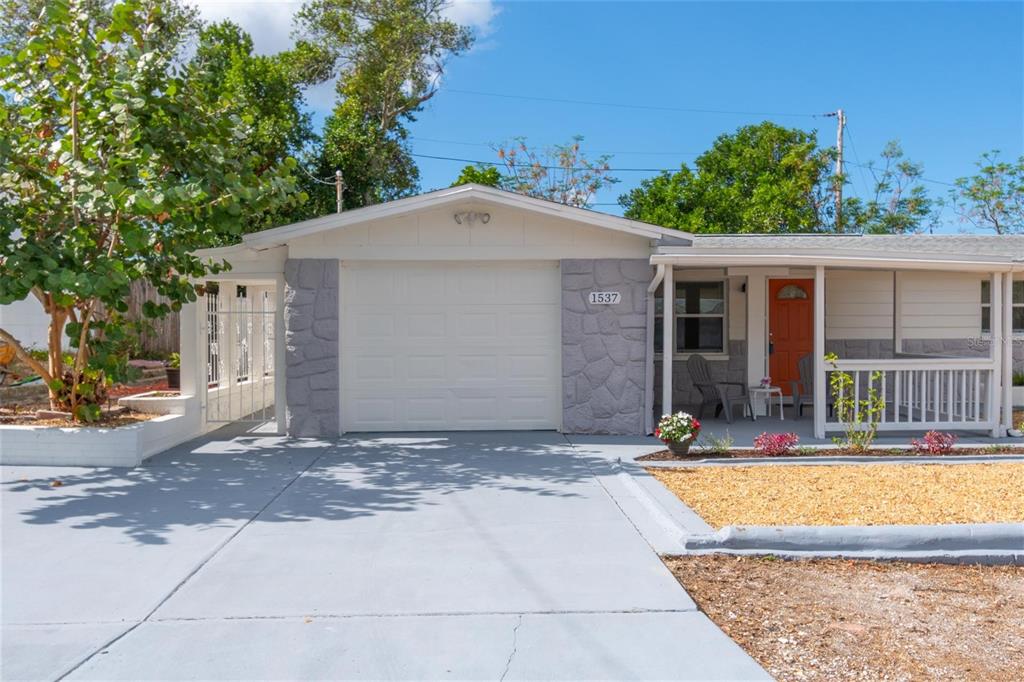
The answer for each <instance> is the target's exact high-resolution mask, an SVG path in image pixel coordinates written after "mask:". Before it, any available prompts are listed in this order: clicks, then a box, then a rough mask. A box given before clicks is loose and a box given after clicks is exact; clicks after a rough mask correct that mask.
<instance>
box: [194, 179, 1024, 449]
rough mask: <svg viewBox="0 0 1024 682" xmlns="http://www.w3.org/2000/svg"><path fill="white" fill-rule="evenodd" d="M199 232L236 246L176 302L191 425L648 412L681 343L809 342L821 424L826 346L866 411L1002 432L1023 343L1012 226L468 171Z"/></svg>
mask: <svg viewBox="0 0 1024 682" xmlns="http://www.w3.org/2000/svg"><path fill="white" fill-rule="evenodd" d="M201 255H203V256H204V257H210V258H215V259H218V260H220V259H223V260H226V261H228V262H229V263H230V264H231V266H232V268H231V270H230V271H228V272H224V273H221V274H219V275H217V276H216V277H211V278H210V280H209V282H208V286H207V288H206V295H205V296H203V297H202V299H201V300H200V303H199V304H197V305H193V306H189V307H187V309H186V311H185V312H183V314H182V334H181V338H182V375H183V376H182V382H183V390H184V391H185V392H186V393H188V394H190V395H193V396H194V397H195V398H196V399H197V400H198V401H199V402H200V408H201V409H200V410H199V411H200V414H201V419H202V426H201V428H211V426H213V425H217V424H219V423H222V422H224V421H235V420H238V419H246V418H251V417H252V415H254V414H257V415H266V414H267V410H268V409H272V408H271V406H274V407H275V408H276V410H275V417H274V418H275V419H276V421H277V426H278V428H279V430H281V431H283V432H287V433H289V434H292V435H296V436H321V437H331V436H337V435H339V434H342V433H345V432H359V431H426V430H469V429H555V430H561V431H563V432H567V433H608V434H644V433H650V432H651V431H652V428H653V423H654V420H655V416H656V415H659V414H662V413H664V412H667V411H670V410H676V409H687V408H689V407H690V406H692V405H693V404H695V403H697V402H699V399H700V398H699V395H698V394H697V393H696V391H695V390H694V387H693V384H692V381H691V377H690V372H689V371H688V368H687V360H688V359H689V358H690V357H692V356H693V355H701V356H703V357H704V358H705V359H706V360H707V363H708V366H709V367H710V370H711V373H712V376H714V377H717V378H720V379H722V380H732V381H735V382H739V383H742V384H746V385H757V384H758V383H760V381H761V379H762V378H763V377H765V376H770V377H772V383H774V384H776V385H778V386H780V387H781V388H782V389H783V392H784V394H785V395H786V396H789V394H790V392H791V389H790V382H791V381H797V380H799V379H800V378H801V377H800V373H799V364H800V359H801V358H805V357H808V356H810V357H811V358H813V360H812V361H808V360H805V363H804V364H805V368H806V367H808V366H809V367H812V368H813V376H812V377H811V378H807V377H804V378H805V382H804V383H806V384H810V386H805V387H804V388H802V389H801V392H802V393H803V394H804V395H806V394H808V393H812V394H813V401H812V404H811V405H810V406H809V407H808V409H809V410H810V411H811V412H813V420H814V430H815V435H816V436H818V437H823V436H824V435H825V434H826V433H827V432H830V431H835V430H837V429H838V428H839V427H840V425H839V424H838V423H836V422H835V421H834V416H833V415H831V414H830V410H829V409H828V404H829V401H830V399H829V398H828V392H829V391H828V388H827V386H828V384H827V381H828V376H829V375H828V372H829V370H830V369H831V367H829V366H827V365H826V363H825V360H824V356H825V353H826V352H828V351H832V352H835V353H836V354H837V355H838V356H839V357H840V361H839V363H838V367H839V368H840V369H843V370H845V371H848V372H850V373H851V374H853V375H854V376H855V378H856V381H855V382H854V389H853V390H855V391H856V392H857V397H858V398H861V397H863V395H866V391H867V384H868V381H869V376H871V375H872V374H873V373H876V372H877V373H878V374H876V375H875V379H874V380H873V381H874V384H873V385H874V386H875V388H876V389H878V390H880V391H882V393H883V394H884V395H885V397H886V400H887V403H888V408H887V410H886V412H885V414H884V416H883V424H882V428H883V429H891V430H914V431H920V430H924V429H928V428H943V429H950V430H952V429H959V430H971V431H985V432H991V433H992V434H994V435H998V434H1001V433H1004V432H1005V430H1006V429H1007V428H1008V427H1011V425H1012V402H1013V401H1012V398H1011V385H1012V381H1011V375H1012V371H1013V368H1014V366H1015V365H1019V364H1020V363H1021V362H1022V360H1024V354H1022V353H1021V352H1020V351H1018V350H1017V349H1016V344H1015V343H1014V340H1015V339H1016V338H1017V335H1021V334H1024V279H1021V280H1019V281H1018V280H1016V278H1017V277H1024V273H1022V272H1021V271H1022V270H1024V262H1022V258H1024V237H1020V236H975V235H899V236H856V235H691V234H687V233H684V232H681V231H678V230H671V229H665V228H662V227H657V226H654V225H649V224H646V223H642V222H637V221H633V220H627V219H625V218H621V217H617V216H612V215H607V214H603V213H599V212H595V211H590V210H583V209H578V208H573V207H569V206H564V205H560V204H556V203H552V202H548V201H543V200H539V199H534V198H530V197H526V196H522V195H519V194H514V193H510V192H505V191H501V190H498V189H493V188H490V187H483V186H478V185H464V186H460V187H455V188H451V189H443V190H438V191H435V192H430V193H426V194H423V195H419V196H415V197H409V198H405V199H400V200H397V201H391V202H388V203H385V204H380V205H377V206H370V207H366V208H361V209H357V210H352V211H349V212H345V213H339V214H334V215H327V216H323V217H320V218H316V219H313V220H308V221H304V222H301V223H296V224H292V225H285V226H282V227H277V228H274V229H270V230H266V231H263V232H258V233H253V234H248V235H246V236H245V237H244V239H243V240H242V242H241V243H240V244H238V245H236V246H231V247H225V248H222V249H213V250H209V251H204V252H202V253H201ZM666 311H670V312H671V315H672V320H671V322H670V323H669V324H665V322H664V315H665V313H666ZM189 339H192V340H193V342H192V343H190V342H189V341H188V340H189ZM807 363H810V365H808V364H807ZM862 391H863V395H862ZM787 399H788V398H787ZM810 418H811V417H810V416H808V419H810Z"/></svg>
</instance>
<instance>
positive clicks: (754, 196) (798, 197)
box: [619, 121, 833, 233]
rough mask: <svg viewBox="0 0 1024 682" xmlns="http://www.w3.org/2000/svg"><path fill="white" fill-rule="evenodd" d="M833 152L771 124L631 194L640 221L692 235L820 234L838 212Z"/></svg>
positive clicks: (745, 131) (729, 137) (624, 199)
mask: <svg viewBox="0 0 1024 682" xmlns="http://www.w3.org/2000/svg"><path fill="white" fill-rule="evenodd" d="M832 158H833V155H832V151H831V150H821V149H818V144H817V137H816V135H815V133H813V132H812V133H808V132H805V131H803V130H798V129H795V128H784V127H782V126H778V125H776V124H774V123H770V122H768V121H765V122H763V123H760V124H758V125H749V126H744V127H742V128H739V129H738V130H737V131H736V132H735V133H732V134H726V135H721V136H720V137H719V138H718V139H717V140H715V143H714V145H712V147H711V149H709V150H708V151H706V152H705V153H703V154H701V155H700V156H699V157H697V160H696V162H695V164H694V165H695V167H696V168H695V170H691V169H690V168H688V167H687V166H686V165H685V164H684V165H682V166H681V167H680V169H679V171H678V172H676V173H662V174H661V175H658V176H656V177H654V178H649V179H647V180H644V181H643V182H641V183H640V187H638V188H636V189H634V190H632V191H631V192H629V193H628V194H624V195H622V196H621V197H620V198H619V203H620V204H622V206H623V207H624V208H625V216H626V217H627V218H632V219H634V220H642V221H645V222H650V223H654V224H657V225H662V226H665V227H674V228H678V229H681V230H686V231H689V232H710V233H729V232H760V233H771V232H816V231H822V230H824V229H827V226H828V223H829V221H830V219H831V215H832V207H831V204H830V201H829V191H830V187H831V182H832V179H831V178H832V176H831V174H830V172H829V164H830V163H831V161H832Z"/></svg>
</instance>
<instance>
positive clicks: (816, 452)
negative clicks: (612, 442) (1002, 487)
mask: <svg viewBox="0 0 1024 682" xmlns="http://www.w3.org/2000/svg"><path fill="white" fill-rule="evenodd" d="M1021 454H1024V446H1020V445H985V446H981V447H955V448H953V449H952V450H950V451H948V452H922V451H919V450H913V449H911V448H871V449H869V450H867V451H860V452H858V451H855V450H850V449H846V448H814V447H807V448H793V449H792V450H790V451H789V452H787V453H786V454H785V456H786V457H878V458H880V459H884V458H886V457H889V458H891V457H962V456H964V455H1021ZM750 457H766V458H767V455H764V454H762V453H760V452H758V451H757V450H755V449H754V448H732V449H730V450H725V451H712V450H691V451H690V453H689V454H687V455H683V456H680V455H676V454H674V453H672V452H671V451H670V450H659V451H657V452H652V453H649V454H646V455H641V456H640V457H637V458H636V461H637V462H697V461H701V460H705V459H747V458H750Z"/></svg>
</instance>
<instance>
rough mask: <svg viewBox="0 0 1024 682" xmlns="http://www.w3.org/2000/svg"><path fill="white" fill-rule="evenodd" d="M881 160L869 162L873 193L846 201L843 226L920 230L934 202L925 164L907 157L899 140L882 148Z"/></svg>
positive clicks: (885, 231) (896, 231)
mask: <svg viewBox="0 0 1024 682" xmlns="http://www.w3.org/2000/svg"><path fill="white" fill-rule="evenodd" d="M881 156H882V159H881V162H880V163H878V164H876V163H875V162H874V161H872V162H869V163H868V164H867V169H866V170H867V172H868V173H869V174H870V175H871V178H872V181H873V183H874V186H873V188H872V189H873V194H872V195H871V196H870V197H868V198H866V199H860V198H857V197H851V198H849V199H847V200H846V201H844V202H843V226H842V227H843V229H844V230H851V229H852V231H855V232H864V233H869V234H905V233H910V232H919V231H920V230H921V229H922V227H923V225H922V223H923V222H924V220H925V219H926V218H927V217H928V216H929V215H931V212H932V208H933V201H932V199H931V197H929V196H928V192H927V191H926V190H925V188H924V185H922V184H921V176H922V175H923V174H924V166H922V165H921V164H920V163H915V162H913V161H911V160H909V159H907V158H906V157H905V156H904V154H903V148H902V147H900V143H899V141H897V140H890V141H889V142H888V143H887V144H886V145H885V149H883V150H882V155H881Z"/></svg>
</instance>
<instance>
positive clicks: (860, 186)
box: [201, 1, 1024, 230]
mask: <svg viewBox="0 0 1024 682" xmlns="http://www.w3.org/2000/svg"><path fill="white" fill-rule="evenodd" d="M201 4H202V5H203V10H204V13H205V14H206V15H207V16H210V17H216V16H218V14H219V13H221V12H224V13H228V12H229V13H230V15H231V16H232V17H233V18H234V19H235V20H236V21H238V22H239V23H241V24H242V25H243V26H245V27H246V28H248V29H249V30H250V31H252V32H253V34H254V37H255V39H256V43H257V47H258V48H260V49H263V50H264V51H273V50H274V49H279V48H280V46H281V45H284V44H287V35H286V34H284V35H282V32H283V26H284V25H286V16H285V14H287V13H290V12H291V11H294V9H296V8H297V7H298V6H299V3H284V4H282V3H256V4H252V3H248V4H247V3H231V2H206V3H201ZM268 13H271V15H272V16H270V17H269V18H268V16H267V14H268ZM452 16H453V17H454V18H456V19H458V20H459V21H462V22H463V23H467V24H469V25H472V26H473V27H474V28H475V29H476V30H477V31H478V34H479V35H480V38H479V41H478V45H477V47H476V48H475V49H474V50H473V51H472V52H471V53H469V54H467V55H465V56H462V57H459V58H457V59H455V60H453V61H452V62H450V63H449V66H448V71H447V73H446V75H445V79H444V84H443V87H442V89H441V92H440V93H439V94H438V95H437V96H436V97H435V98H434V100H433V101H431V102H430V103H429V105H428V106H427V108H426V110H425V111H423V112H422V113H421V114H420V116H419V117H418V120H417V121H416V122H415V123H413V124H412V125H411V126H410V129H411V132H412V135H413V138H414V139H413V151H414V152H415V153H417V154H426V155H436V156H451V157H460V158H468V159H482V160H495V157H494V152H493V151H492V150H491V149H490V148H489V146H488V145H489V144H490V143H500V142H502V141H504V140H509V139H511V138H513V137H515V136H520V135H522V136H525V137H526V138H527V139H528V141H529V142H531V143H532V144H535V145H537V146H540V147H543V146H547V145H550V144H553V143H557V142H563V141H566V140H568V139H569V138H570V137H571V136H572V135H575V134H580V135H583V136H584V137H585V147H586V149H587V150H593V151H594V152H604V151H608V152H616V153H615V154H614V155H613V158H612V160H611V165H612V166H613V167H616V168H674V167H678V165H679V163H680V162H684V161H685V162H688V163H692V161H693V159H694V158H695V156H696V155H697V154H698V153H700V152H702V151H704V150H705V149H707V148H708V146H709V145H710V144H711V143H712V141H713V140H714V139H715V137H716V136H718V135H719V134H721V133H723V132H728V131H732V130H734V129H735V128H736V127H738V126H741V125H744V124H747V123H756V122H758V121H761V120H764V119H766V118H767V119H770V120H772V121H775V122H777V123H780V124H783V125H789V126H798V127H801V128H804V129H808V130H810V129H817V130H818V131H819V140H821V141H822V142H824V143H826V144H833V143H834V141H835V119H830V118H820V117H819V118H815V117H812V116H809V114H820V113H823V112H827V111H832V110H834V109H836V108H837V107H840V106H841V107H843V109H844V110H845V111H846V112H847V117H848V122H849V133H850V134H849V136H847V138H846V143H847V158H848V159H849V160H850V161H853V162H855V163H856V162H860V163H867V162H868V161H869V159H872V158H877V156H878V153H879V152H880V151H881V149H882V147H883V145H884V144H885V142H886V141H887V140H889V139H894V138H895V139H899V140H900V142H901V143H902V145H903V147H904V150H905V151H906V153H907V156H908V157H909V158H911V159H913V160H915V161H920V162H922V163H923V164H924V166H925V176H926V177H927V178H929V179H932V180H936V181H942V182H950V181H952V180H953V179H954V178H956V177H958V176H962V175H967V174H970V173H971V172H972V169H973V167H974V166H973V163H974V161H975V160H976V159H977V157H978V155H979V154H980V153H981V152H983V151H985V150H988V149H993V148H995V149H1000V150H1002V151H1003V154H1004V155H1005V156H1008V157H1014V158H1015V157H1016V156H1019V155H1021V154H1022V153H1024V4H1022V3H983V2H961V3H952V2H914V3H892V2H886V3H866V2H858V3H839V2H814V3H811V2H801V3H797V2H790V3H778V2H761V3H733V2H720V3H696V2H685V3H640V2H571V3H555V2H512V3H500V4H494V3H490V2H461V1H460V2H458V3H456V6H455V7H454V8H453V9H452ZM466 91H472V92H477V93H484V92H486V93H498V94H504V95H514V96H526V97H538V98H556V99H572V100H586V101H598V102H609V103H616V104H628V105H637V106H649V107H665V108H679V109H713V110H721V111H730V112H731V111H736V112H768V113H770V114H772V115H761V114H758V113H753V114H735V113H698V112H685V111H659V110H644V109H634V108H626V107H610V106H596V105H584V104H570V103H557V102H548V101H536V100H530V99H519V98H505V97H491V96H484V95H479V94H469V93H468V92H466ZM309 99H310V103H311V106H312V107H313V108H314V109H316V110H318V112H323V111H324V110H325V109H326V108H328V107H329V99H330V98H329V93H328V92H327V91H321V92H313V93H310V97H309ZM779 114H799V115H795V116H794V115H779ZM417 163H418V164H419V166H420V170H421V173H422V187H423V189H424V190H429V189H434V188H437V187H444V186H447V185H448V184H450V183H451V182H452V180H453V179H454V178H455V177H456V176H457V174H458V172H459V170H460V168H461V166H462V164H460V163H455V162H448V161H437V160H430V159H424V158H417ZM862 170H863V169H859V168H857V167H856V166H854V167H851V168H850V176H851V180H852V185H851V186H848V188H847V192H850V193H853V194H857V195H863V194H865V193H866V191H867V189H868V185H869V184H870V182H871V180H870V176H868V175H867V171H863V173H862V172H861V171H862ZM617 175H618V176H619V177H620V178H621V180H622V182H621V183H620V184H618V185H615V186H614V187H612V188H610V189H609V190H607V191H604V192H602V193H601V195H600V196H599V197H598V198H597V202H599V204H600V205H599V206H598V208H599V209H600V210H605V211H609V212H618V211H619V209H618V208H617V207H616V206H614V205H607V204H609V203H614V202H616V200H617V198H618V195H619V194H621V193H622V192H624V191H626V190H628V189H630V188H632V187H634V186H636V185H637V184H638V183H639V181H640V180H641V179H643V178H644V177H646V176H649V175H651V173H638V172H621V173H617ZM926 187H928V189H929V190H930V191H932V192H933V193H936V194H944V193H945V190H946V189H947V188H946V187H945V186H944V185H942V184H937V183H926ZM944 219H945V223H946V228H945V230H957V229H960V227H961V226H960V224H959V223H958V222H957V220H956V217H955V216H954V215H953V214H952V212H947V214H946V215H945V216H944Z"/></svg>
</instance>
